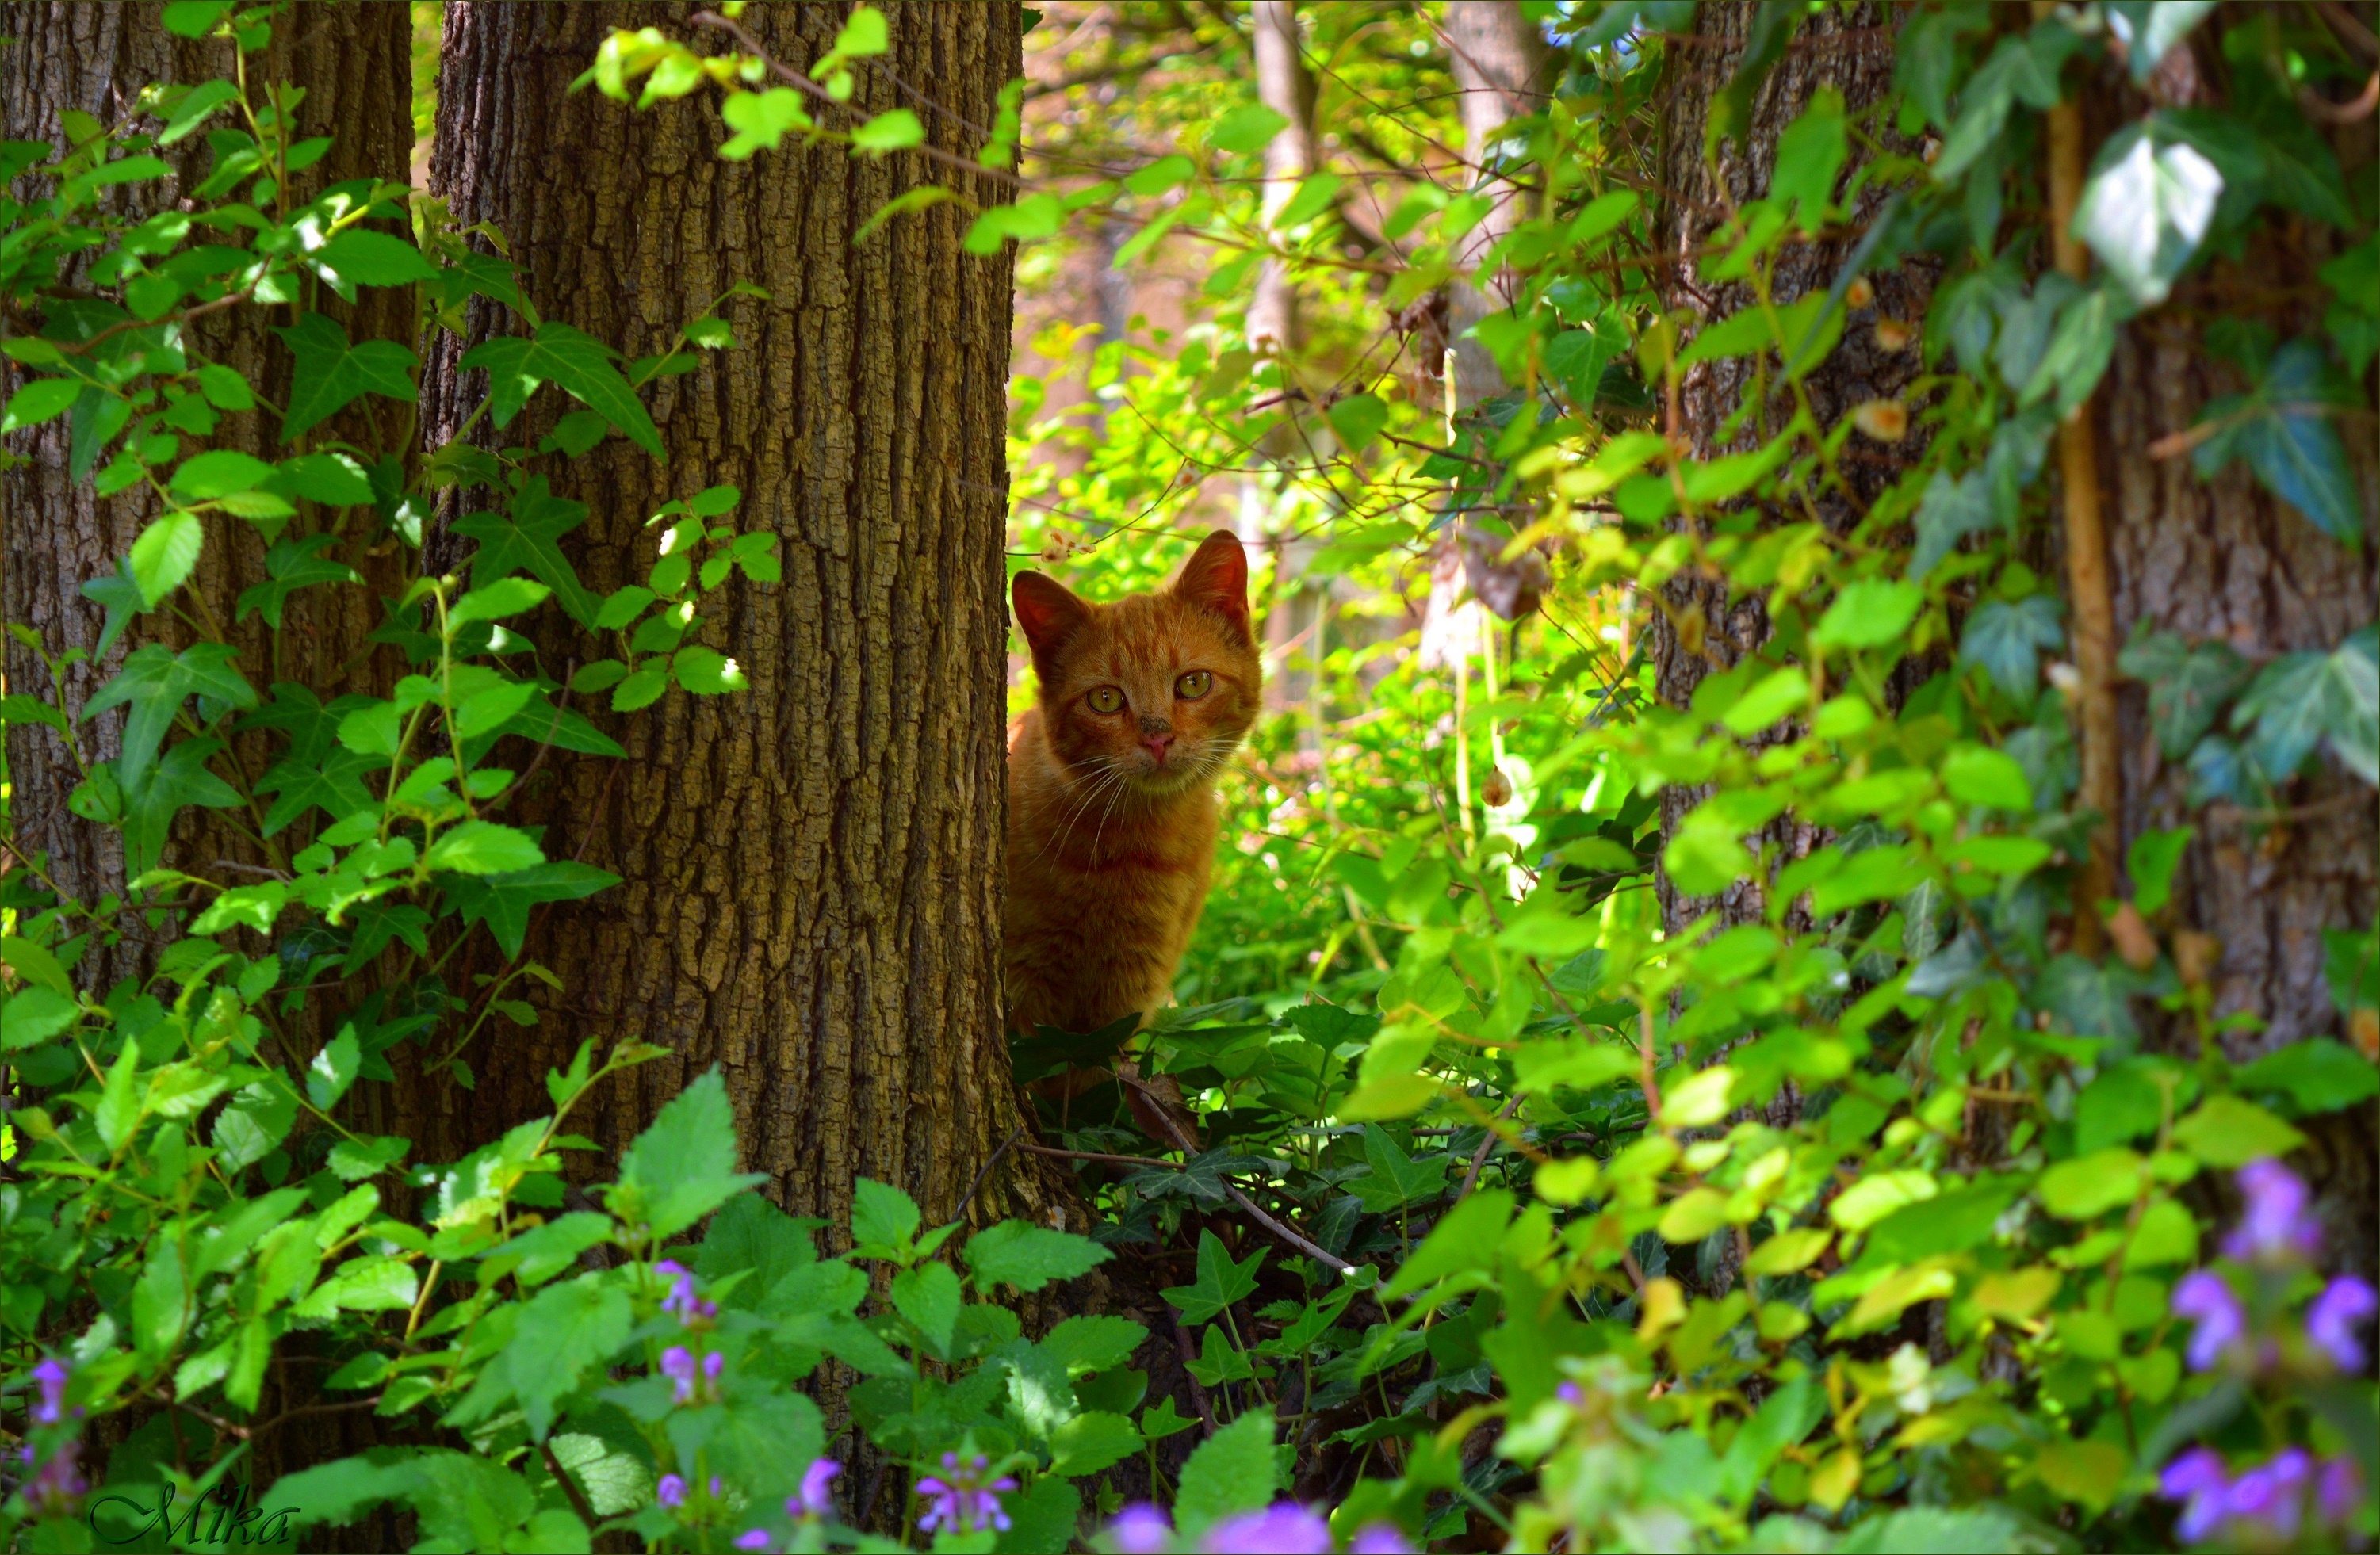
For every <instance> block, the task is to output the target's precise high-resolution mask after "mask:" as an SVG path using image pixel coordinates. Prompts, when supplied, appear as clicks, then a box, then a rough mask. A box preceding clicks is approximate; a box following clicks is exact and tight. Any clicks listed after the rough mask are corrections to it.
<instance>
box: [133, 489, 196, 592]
mask: <svg viewBox="0 0 2380 1555" xmlns="http://www.w3.org/2000/svg"><path fill="white" fill-rule="evenodd" d="M205 540H206V529H205V527H204V525H202V524H200V522H199V515H198V514H196V513H194V512H185V511H184V510H182V509H180V508H176V509H174V510H173V511H172V512H168V513H166V514H165V516H164V517H163V518H161V519H159V520H157V522H156V523H154V524H151V525H149V527H147V528H146V529H143V530H142V531H140V537H139V538H137V539H135V540H134V541H133V542H132V550H131V554H129V555H128V556H127V557H126V558H125V564H126V566H127V567H128V569H129V570H130V572H131V574H132V582H133V585H135V586H136V587H138V588H139V589H140V597H141V599H142V601H143V602H144V603H145V604H146V605H147V606H148V607H149V609H152V610H153V609H156V608H157V607H158V606H160V605H162V604H164V602H165V600H166V598H167V597H169V596H170V595H172V594H173V592H174V591H175V590H176V589H177V588H179V587H181V586H182V585H183V583H184V582H185V581H186V580H187V579H188V577H189V575H190V573H191V572H192V571H193V570H195V569H196V568H197V566H198V564H199V548H200V546H201V545H202V544H203V543H204V542H205Z"/></svg>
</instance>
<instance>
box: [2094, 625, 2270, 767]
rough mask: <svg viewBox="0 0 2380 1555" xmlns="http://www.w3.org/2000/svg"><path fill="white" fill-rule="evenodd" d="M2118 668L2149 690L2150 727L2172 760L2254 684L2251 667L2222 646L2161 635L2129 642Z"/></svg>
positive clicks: (2225, 644)
mask: <svg viewBox="0 0 2380 1555" xmlns="http://www.w3.org/2000/svg"><path fill="white" fill-rule="evenodd" d="M2116 666H2117V668H2118V669H2121V670H2122V671H2123V672H2124V673H2125V674H2127V675H2130V676H2131V678H2132V679H2134V680H2136V681H2143V682H2144V683H2146V685H2147V686H2148V688H2149V728H2150V729H2152V730H2154V731H2155V734H2156V738H2157V748H2158V749H2159V750H2160V751H2162V752H2164V753H2165V756H2166V759H2167V760H2168V761H2175V760H2179V759H2180V756H2181V754H2182V753H2184V752H2185V751H2188V750H2189V749H2190V748H2191V747H2192V746H2193V745H2195V744H2197V743H2198V741H2199V738H2200V737H2201V736H2202V735H2204V733H2205V732H2206V731H2207V730H2208V729H2212V728H2214V727H2215V719H2216V715H2217V714H2219V713H2220V712H2222V710H2223V706H2224V704H2226V703H2228V702H2229V701H2230V700H2231V699H2232V698H2233V697H2235V696H2237V695H2239V694H2240V687H2241V686H2244V685H2246V684H2247V683H2248V678H2249V674H2250V670H2249V667H2248V663H2247V661H2246V660H2245V659H2243V658H2241V657H2240V656H2239V654H2238V653H2236V652H2234V651H2233V650H2232V648H2231V645H2229V644H2228V643H2222V642H2205V643H2197V644H2192V643H2187V642H2185V641H2183V639H2182V638H2181V637H2180V635H2178V634H2177V633H2171V632H2159V633H2151V634H2150V635H2148V636H2145V637H2142V638H2140V639H2138V640H2136V641H2134V642H2131V643H2127V644H2126V645H2124V650H2123V652H2121V653H2119V654H2118V655H2117V656H2116Z"/></svg>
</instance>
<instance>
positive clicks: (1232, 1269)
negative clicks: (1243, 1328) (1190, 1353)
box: [1158, 1231, 1265, 1323]
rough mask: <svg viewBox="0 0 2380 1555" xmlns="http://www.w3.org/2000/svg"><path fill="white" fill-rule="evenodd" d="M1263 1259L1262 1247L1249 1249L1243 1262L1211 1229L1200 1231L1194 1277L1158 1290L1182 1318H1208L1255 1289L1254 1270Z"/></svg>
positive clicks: (1202, 1319) (1186, 1320)
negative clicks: (1186, 1281) (1250, 1251)
mask: <svg viewBox="0 0 2380 1555" xmlns="http://www.w3.org/2000/svg"><path fill="white" fill-rule="evenodd" d="M1264 1260H1265V1249H1264V1248H1257V1250H1256V1251H1255V1252H1252V1253H1250V1254H1249V1255H1248V1256H1247V1259H1246V1260H1245V1262H1242V1261H1239V1260H1234V1259H1233V1257H1232V1255H1231V1251H1230V1249H1228V1248H1225V1247H1224V1246H1223V1244H1222V1241H1221V1239H1220V1237H1218V1236H1216V1235H1215V1234H1214V1233H1213V1232H1211V1231H1200V1232H1199V1233H1198V1272H1197V1278H1196V1279H1195V1280H1193V1281H1192V1282H1191V1283H1190V1284H1186V1285H1175V1286H1172V1288H1171V1289H1168V1290H1163V1291H1160V1292H1159V1293H1158V1294H1159V1295H1160V1296H1164V1297H1165V1299H1166V1300H1167V1302H1169V1303H1170V1304H1172V1306H1173V1307H1174V1308H1176V1309H1177V1310H1179V1311H1180V1312H1181V1314H1182V1320H1183V1321H1184V1322H1186V1323H1203V1322H1209V1321H1212V1320H1214V1319H1215V1318H1217V1317H1218V1316H1220V1314H1221V1313H1222V1310H1223V1308H1226V1307H1229V1306H1230V1305H1231V1304H1232V1303H1233V1302H1234V1301H1239V1300H1242V1299H1245V1297H1247V1296H1250V1295H1253V1294H1254V1293H1255V1291H1256V1288H1257V1270H1258V1269H1259V1268H1261V1267H1262V1266H1263V1264H1264Z"/></svg>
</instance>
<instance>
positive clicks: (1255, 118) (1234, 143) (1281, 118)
mask: <svg viewBox="0 0 2380 1555" xmlns="http://www.w3.org/2000/svg"><path fill="white" fill-rule="evenodd" d="M1288 127H1289V119H1288V117H1287V116H1286V115H1281V114H1278V113H1276V112H1274V111H1273V110H1272V109H1270V108H1268V107H1266V106H1265V105H1264V104H1263V103H1261V102H1250V103H1246V104H1245V105H1243V106H1241V107H1237V108H1234V109H1233V110H1232V111H1231V112H1230V113H1228V114H1225V115H1223V116H1222V117H1221V118H1220V119H1217V120H1216V121H1215V125H1214V127H1213V128H1212V129H1210V130H1208V132H1207V144H1208V145H1209V146H1212V147H1214V148H1215V150H1217V151H1238V152H1240V153H1242V154H1243V155H1248V156H1253V155H1255V154H1256V153H1257V152H1258V151H1263V150H1264V149H1265V147H1267V146H1268V145H1269V144H1271V142H1272V138H1273V137H1274V136H1276V135H1278V134H1280V133H1281V131H1282V130H1284V129H1286V128H1288Z"/></svg>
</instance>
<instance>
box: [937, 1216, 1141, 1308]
mask: <svg viewBox="0 0 2380 1555" xmlns="http://www.w3.org/2000/svg"><path fill="white" fill-rule="evenodd" d="M1109 1257H1110V1254H1109V1252H1108V1250H1107V1248H1102V1247H1100V1246H1099V1244H1098V1243H1096V1242H1094V1241H1092V1240H1091V1239H1090V1238H1089V1237H1087V1236H1075V1235H1073V1234H1072V1233H1071V1232H1064V1231H1050V1230H1047V1229H1045V1228H1043V1227H1041V1226H1038V1225H1028V1224H1026V1223H1025V1222H1023V1221H1016V1220H1004V1221H1002V1222H1001V1223H1000V1224H997V1225H990V1226H986V1227H985V1228H984V1229H983V1230H981V1231H978V1232H977V1233H976V1234H975V1236H973V1237H971V1238H969V1239H968V1242H967V1245H966V1263H967V1268H968V1270H969V1271H971V1272H973V1274H974V1276H975V1285H976V1289H977V1290H979V1291H982V1292H983V1293H984V1294H986V1295H987V1296H988V1295H990V1293H991V1290H992V1287H993V1286H995V1285H1002V1284H1008V1285H1014V1286H1015V1287H1016V1288H1017V1289H1018V1290H1021V1291H1026V1292H1031V1291H1037V1290H1039V1289H1041V1288H1042V1287H1043V1286H1044V1285H1047V1284H1051V1283H1052V1282H1053V1281H1058V1280H1071V1279H1073V1278H1075V1276H1076V1275H1078V1274H1086V1273H1088V1272H1090V1271H1091V1270H1092V1269H1094V1268H1096V1267H1097V1266H1099V1264H1102V1263H1105V1262H1106V1261H1107V1260H1108V1259H1109Z"/></svg>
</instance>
